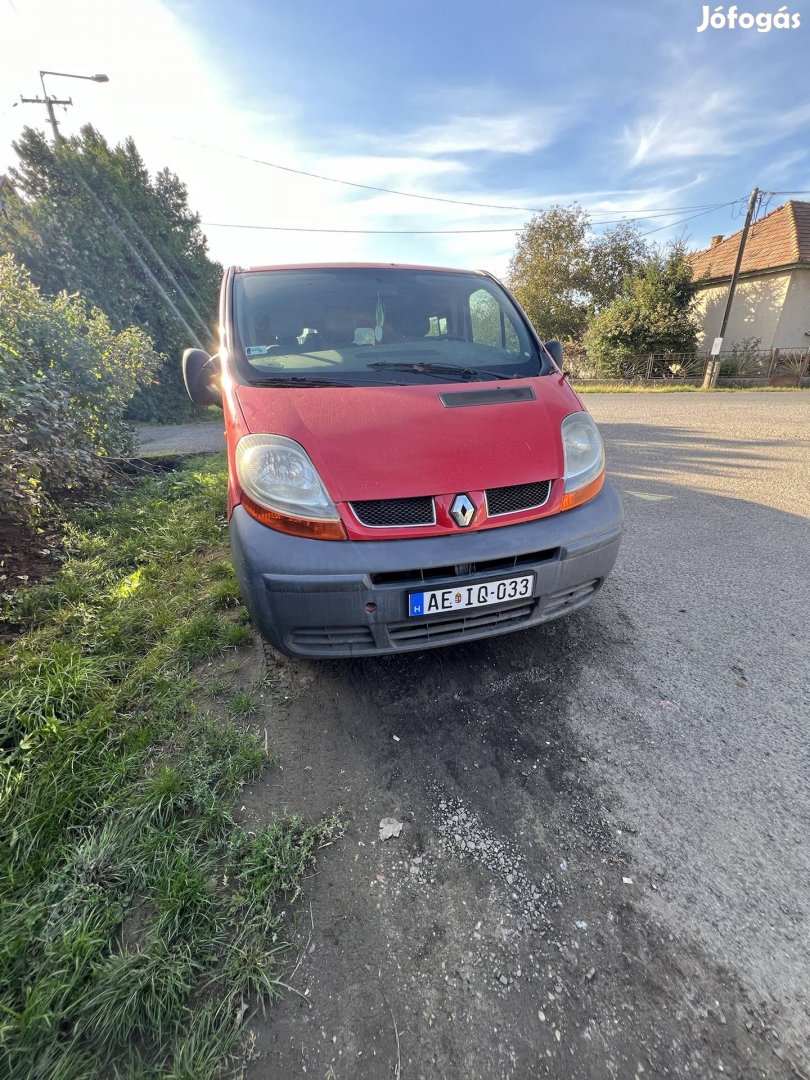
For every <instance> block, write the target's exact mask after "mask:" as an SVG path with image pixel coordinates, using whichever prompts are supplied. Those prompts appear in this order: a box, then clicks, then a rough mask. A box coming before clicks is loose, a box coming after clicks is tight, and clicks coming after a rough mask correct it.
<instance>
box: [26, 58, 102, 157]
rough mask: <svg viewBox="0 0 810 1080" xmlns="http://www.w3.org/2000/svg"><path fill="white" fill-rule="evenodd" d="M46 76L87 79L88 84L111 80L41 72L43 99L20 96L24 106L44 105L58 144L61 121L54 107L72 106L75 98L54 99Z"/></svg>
mask: <svg viewBox="0 0 810 1080" xmlns="http://www.w3.org/2000/svg"><path fill="white" fill-rule="evenodd" d="M46 75H58V76H59V77H60V78H63V79H86V80H87V81H88V82H109V81H110V80H109V78H108V77H107V76H106V75H71V74H69V73H68V72H66V71H40V73H39V81H40V82H41V83H42V93H43V95H44V96H43V97H35V98H26V97H23V96H22V95H20V101H21V102H22V104H23V105H44V106H45V108H46V109H47V110H48V123H49V124H50V125H51V130H52V131H53V141H54V142H58V141H59V140H60V139H61V138H62V136H61V135H60V133H59V121H58V120H57V119H56V113H55V112H54V108H53V107H54V105H72V104H73V98H57V97H52V96H51V95H50V94H49V93H48V91H47V89H46V87H45V76H46Z"/></svg>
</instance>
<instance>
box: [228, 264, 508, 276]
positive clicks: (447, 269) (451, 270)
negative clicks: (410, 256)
mask: <svg viewBox="0 0 810 1080" xmlns="http://www.w3.org/2000/svg"><path fill="white" fill-rule="evenodd" d="M346 268H355V269H357V268H359V269H374V270H438V271H439V272H440V273H443V274H477V275H478V276H479V277H488V276H489V275H488V274H487V272H486V271H485V270H460V269H458V268H456V267H452V266H423V265H420V264H418V263H417V264H410V263H384V262H315V263H281V264H275V265H270V266H235V267H234V270H235V272H236V273H237V274H252V273H254V272H255V271H257V270H337V269H346Z"/></svg>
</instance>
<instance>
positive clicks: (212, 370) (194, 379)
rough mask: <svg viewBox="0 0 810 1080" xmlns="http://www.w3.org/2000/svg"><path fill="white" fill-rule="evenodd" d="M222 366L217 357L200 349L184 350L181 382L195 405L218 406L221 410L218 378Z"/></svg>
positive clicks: (203, 406)
mask: <svg viewBox="0 0 810 1080" xmlns="http://www.w3.org/2000/svg"><path fill="white" fill-rule="evenodd" d="M221 376H222V364H221V361H220V359H219V357H218V356H209V355H208V353H207V352H203V350H202V349H186V351H185V352H184V353H183V382H184V383H185V384H186V390H187V392H188V396H189V397H190V398H191V400H192V401H193V402H194V404H195V405H199V406H200V407H201V408H205V407H206V406H207V405H219V407H220V408H222V389H221V387H220V378H221Z"/></svg>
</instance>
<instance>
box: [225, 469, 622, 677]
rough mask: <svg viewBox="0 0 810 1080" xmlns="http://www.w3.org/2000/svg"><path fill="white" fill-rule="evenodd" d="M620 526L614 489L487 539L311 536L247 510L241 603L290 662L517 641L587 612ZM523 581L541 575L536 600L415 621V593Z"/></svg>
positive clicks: (242, 515)
mask: <svg viewBox="0 0 810 1080" xmlns="http://www.w3.org/2000/svg"><path fill="white" fill-rule="evenodd" d="M622 519H623V514H622V507H621V503H620V501H619V497H618V495H617V494H616V492H615V490H614V488H613V486H612V485H611V484H610V483H609V482H607V483H606V484H605V486H604V488H603V489H602V491H601V492H600V493H599V495H597V497H596V498H595V499H592V500H591V501H590V502H588V503H585V505H584V506H580V507H577V508H576V509H575V510H567V511H566V512H565V513H563V514H555V515H553V516H552V517H547V518H540V519H539V520H537V521H531V522H527V523H525V524H522V525H510V526H505V527H502V528H497V529H486V530H484V531H482V532H474V533H464V532H459V533H458V534H457V535H453V536H434V537H422V538H421V539H413V540H364V541H324V540H306V539H302V538H300V537H295V536H288V535H287V534H286V533H280V532H276V531H274V530H272V529H268V528H266V527H265V526H264V525H260V524H259V522H257V521H256V520H255V519H254V518H252V517H251V516H250V515H249V514H248V513H247V512H246V511H245V510H244V509H243V508H242V507H241V506H237V507H236V509H235V510H234V512H233V516H232V518H231V523H230V536H231V549H232V551H233V559H234V564H235V566H236V573H237V576H238V578H239V584H240V586H241V590H242V596H243V598H244V600H245V603H246V604H247V606H248V608H249V609H250V613H251V615H252V616H253V620H254V622H255V623H256V625H257V626H258V628H259V630H260V631H261V633H262V635H263V637H264V638H265V639H266V640H267V641H269V642H270V644H272V645H274V646H275V647H276V648H277V649H280V650H281V651H282V652H284V653H286V654H287V655H289V656H311V657H327V656H332V657H333V656H372V655H375V654H378V653H386V652H399V651H403V650H407V649H425V648H430V647H433V646H436V645H450V644H454V643H457V642H460V641H467V640H470V639H472V638H480V637H489V636H490V635H492V634H503V633H508V632H509V631H510V630H519V629H522V628H523V627H527V626H533V625H535V624H536V623H541V622H547V621H548V620H549V619H554V618H558V617H559V616H560V615H565V614H567V613H568V612H569V611H572V610H574V609H575V608H577V607H581V606H582V605H583V604H585V603H587V602H588V601H589V600H590V599H591V598H592V597H593V596H594V595H595V593H596V592H597V591H598V589H599V588H600V586H601V584H602V582H603V581H604V579H605V577H606V576H607V574H608V573H609V572H610V570H611V569H612V567H613V564H614V563H615V561H616V556H617V554H618V550H619V541H620V540H621V534H622ZM470 564H473V567H472V569H471V570H467V569H466V567H468V566H469V565H470ZM457 571H458V572H457ZM519 573H534V575H535V583H534V591H533V595H532V596H531V597H527V598H525V599H523V600H519V601H515V600H512V601H510V602H504V603H502V604H497V605H494V606H491V607H487V608H484V609H475V608H472V609H469V610H468V611H467V612H463V611H457V612H448V613H446V614H443V615H436V616H433V617H429V618H421V617H416V618H409V616H408V594H409V593H411V592H419V591H422V590H423V589H441V588H456V587H457V586H461V585H471V584H478V583H481V582H485V581H492V580H495V579H497V578H501V577H504V576H511V575H515V574H519ZM369 607H371V610H368V608H369Z"/></svg>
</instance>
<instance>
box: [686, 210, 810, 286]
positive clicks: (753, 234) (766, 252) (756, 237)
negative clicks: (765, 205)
mask: <svg viewBox="0 0 810 1080" xmlns="http://www.w3.org/2000/svg"><path fill="white" fill-rule="evenodd" d="M741 235H742V230H741V231H740V232H737V233H734V234H733V236H728V237H726V238H725V239H724V240H720V241H719V242H717V243H715V244H714V246H713V247H710V248H706V250H705V251H696V252H694V253H693V254H692V255H691V256H690V258H691V260H692V267H693V268H694V274H695V277H696V278H698V277H705V278H708V280H710V281H712V280H714V279H715V278H724V277H731V274H732V273H733V271H734V263H735V262H736V261H737V251H738V250H739V247H740V237H741ZM796 263H807V264H808V266H810V202H795V201H794V200H792V199H791V200H790V202H786V203H785V205H784V206H780V207H779V208H778V209H776V210H772V211H771V212H770V214H766V215H765V217H764V218H762V220H761V221H757V222H756V223H755V224H754V225H752V226H751V231H750V232H749V233H748V240H747V241H746V244H745V254H744V255H743V261H742V268H741V271H740V272H741V273H743V274H745V273H756V272H757V270H775V269H777V267H780V266H794V265H795V264H796Z"/></svg>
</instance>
